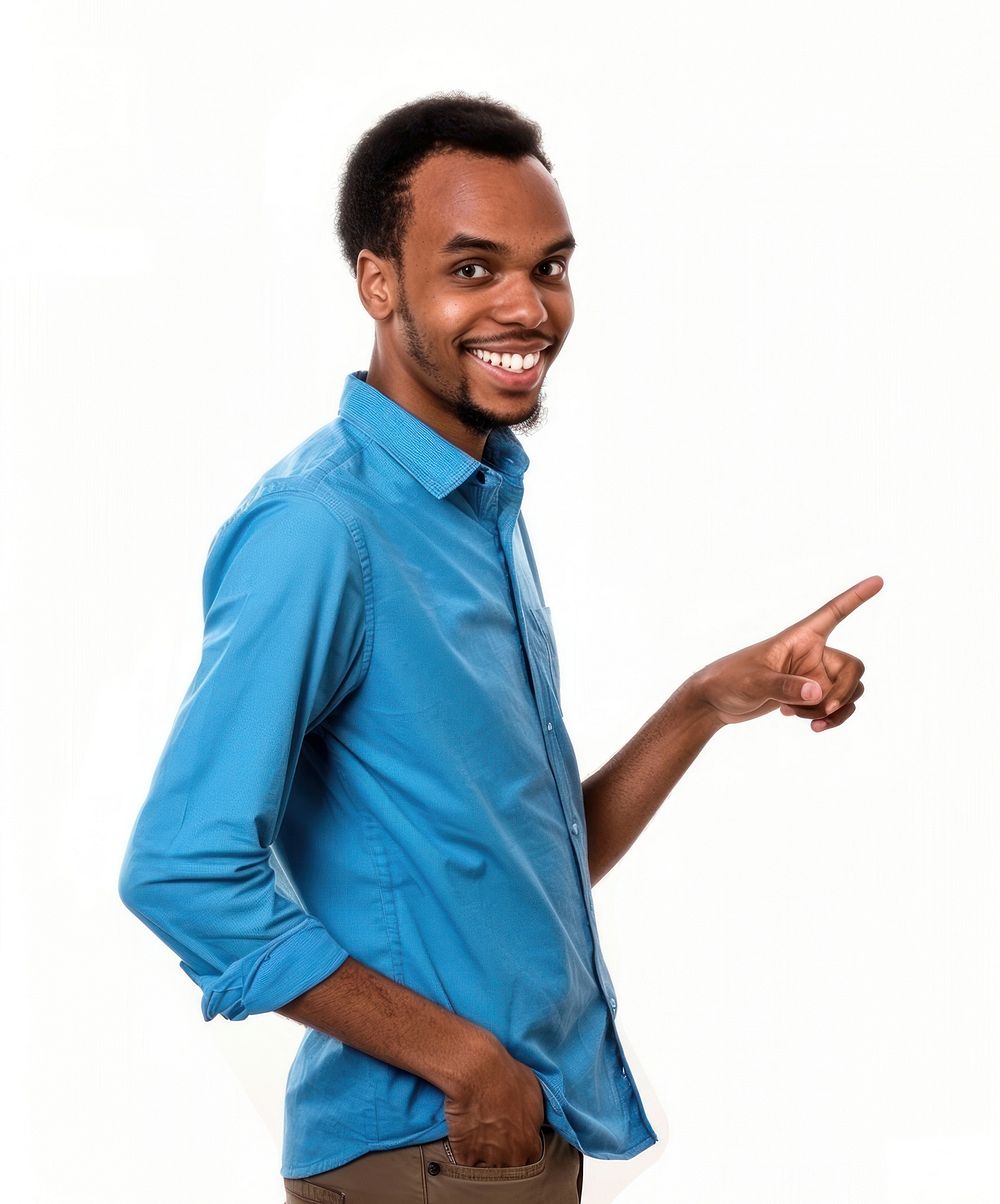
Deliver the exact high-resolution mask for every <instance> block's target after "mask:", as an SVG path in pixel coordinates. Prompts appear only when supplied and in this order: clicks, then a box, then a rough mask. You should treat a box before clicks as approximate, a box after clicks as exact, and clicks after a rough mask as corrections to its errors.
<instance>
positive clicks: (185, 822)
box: [119, 94, 882, 1204]
mask: <svg viewBox="0 0 1000 1204" xmlns="http://www.w3.org/2000/svg"><path fill="white" fill-rule="evenodd" d="M338 230H339V235H340V238H341V242H342V245H343V249H344V254H345V257H346V258H347V261H348V263H349V264H350V266H351V268H352V269H353V271H354V274H355V276H356V280H357V288H358V293H359V296H360V299H361V302H362V304H363V305H364V307H365V309H366V310H367V312H368V313H369V314H370V315H371V317H372V319H373V320H374V322H375V344H374V350H373V353H372V357H371V362H370V364H369V367H368V369H367V372H355V373H353V374H351V375H350V376H348V378H347V381H346V385H345V388H344V392H343V396H342V399H341V404H340V411H339V415H338V417H337V418H336V419H335V420H334V421H332V422H330V423H328V424H327V425H326V426H324V427H322V428H320V429H319V430H318V431H316V432H315V433H314V434H313V435H311V436H310V437H309V438H308V439H306V440H305V441H304V442H303V443H302V444H300V445H299V446H298V447H297V448H295V449H294V450H293V451H291V452H289V453H288V454H287V455H286V456H284V457H283V458H282V459H281V460H280V461H278V463H277V464H275V465H274V466H273V467H272V468H271V469H269V470H268V471H267V472H266V473H265V474H264V475H263V476H262V477H261V479H260V480H259V481H258V482H257V484H256V485H255V486H254V487H253V489H251V491H250V492H249V493H248V494H247V495H246V497H245V498H244V499H243V501H242V502H241V503H240V505H239V506H238V508H237V509H236V511H235V512H234V513H233V514H232V515H231V516H230V518H229V519H227V520H226V522H225V523H224V524H223V526H222V527H221V528H220V529H219V531H218V532H217V534H216V536H215V539H214V540H213V543H212V546H211V548H210V550H209V554H208V561H207V565H206V569H205V578H204V606H205V638H204V645H203V652H202V659H201V663H200V665H199V667H198V670H197V673H196V674H195V677H194V680H193V681H192V683H191V686H190V687H189V689H188V692H187V694H186V696H185V698H184V701H183V703H182V705H181V708H180V711H179V713H178V716H177V719H176V721H175V724H174V728H173V731H172V732H171V735H170V738H169V740H168V742H167V745H166V748H165V749H164V752H163V754H162V756H161V759H160V762H159V764H158V766H157V768H156V772H155V774H154V776H153V780H152V784H151V789H150V793H149V796H148V798H147V800H146V802H145V805H144V806H143V808H142V810H141V812H140V814H139V817H138V819H137V820H136V824H135V827H134V829H133V832H132V836H131V840H130V844H129V848H128V851H127V855H126V858H125V862H124V865H123V867H122V873H121V880H120V884H119V890H120V893H121V897H122V899H123V901H124V902H125V904H126V905H127V906H128V907H129V908H130V910H132V911H133V912H135V914H136V915H137V916H139V917H140V919H142V920H143V921H144V922H145V923H146V924H148V925H149V926H150V927H151V928H152V929H153V930H154V931H155V932H156V933H157V934H158V935H159V936H160V937H161V938H162V939H163V940H164V941H166V943H167V944H168V945H170V947H171V948H172V949H174V951H175V952H176V953H177V954H178V955H179V956H180V957H181V958H182V961H181V965H182V968H183V969H184V970H185V972H186V973H187V974H188V975H189V976H190V977H191V978H192V979H193V980H194V981H195V982H196V983H198V984H199V986H200V987H201V988H202V991H203V1003H202V1010H203V1014H204V1016H205V1019H206V1020H208V1019H211V1018H212V1017H213V1016H215V1015H217V1014H222V1015H223V1016H225V1017H227V1018H229V1019H232V1020H241V1019H244V1018H245V1017H246V1016H248V1015H251V1014H255V1013H259V1012H265V1011H278V1012H280V1013H281V1014H282V1015H285V1016H288V1017H290V1018H291V1019H293V1020H296V1021H298V1022H300V1023H302V1024H303V1025H305V1026H307V1028H308V1031H307V1032H306V1034H305V1036H304V1038H303V1041H302V1044H301V1046H300V1049H299V1051H298V1054H297V1056H296V1059H295V1062H294V1064H293V1066H292V1068H291V1072H290V1075H289V1079H288V1084H287V1097H286V1116H285V1137H284V1151H283V1162H282V1170H281V1173H282V1175H283V1177H284V1180H285V1187H286V1192H287V1198H288V1199H289V1200H315V1201H336V1200H345V1199H346V1200H350V1201H351V1202H352V1204H355V1202H356V1201H375V1200H387V1201H388V1200H391V1201H414V1202H417V1201H425V1200H426V1201H431V1202H433V1201H435V1200H440V1201H442V1202H444V1201H449V1200H458V1199H464V1198H466V1194H467V1195H468V1197H469V1198H474V1197H475V1195H476V1192H477V1190H479V1191H481V1190H482V1188H481V1187H480V1186H479V1185H481V1184H482V1183H484V1182H494V1183H498V1182H503V1183H504V1185H505V1186H504V1189H503V1190H504V1193H505V1198H506V1199H509V1200H511V1201H514V1200H518V1201H545V1202H547V1204H564V1202H568V1201H578V1200H580V1199H581V1198H582V1182H583V1154H585V1153H586V1154H590V1155H591V1156H593V1157H597V1158H630V1157H633V1156H634V1155H636V1154H638V1153H639V1152H640V1151H642V1150H644V1149H646V1148H648V1147H649V1146H650V1145H651V1144H652V1143H653V1142H655V1141H656V1140H657V1135H656V1134H655V1132H654V1131H653V1129H652V1126H651V1125H650V1123H649V1120H648V1118H647V1116H646V1113H645V1111H644V1109H643V1106H642V1102H641V1100H640V1099H639V1096H638V1094H637V1092H636V1089H635V1084H634V1082H633V1079H632V1076H631V1073H630V1071H629V1067H628V1064H627V1061H626V1059H625V1057H624V1054H623V1052H622V1048H621V1045H620V1043H619V1040H618V1036H617V1033H616V1029H615V1015H616V1011H617V1006H618V1004H617V999H616V998H615V990H614V985H613V983H612V980H611V976H610V974H609V972H608V969H607V966H606V965H605V963H604V959H603V957H602V955H601V949H600V944H599V940H598V934H597V930H596V926H595V919H594V907H593V898H592V894H591V887H592V885H593V884H595V883H596V882H597V881H598V880H599V879H600V878H601V877H602V876H603V875H604V874H606V873H607V872H608V870H609V869H610V868H611V867H612V866H613V865H614V864H615V863H616V862H617V861H618V860H619V858H621V857H622V855H623V854H624V853H625V852H626V850H627V849H628V848H629V846H630V845H631V844H632V843H633V841H634V840H635V839H636V837H637V836H638V834H639V833H640V832H641V831H642V829H643V828H644V827H645V826H646V824H647V823H648V822H649V820H650V819H651V818H652V816H653V814H654V813H655V811H656V809H657V807H658V806H659V805H660V803H661V802H662V801H663V799H664V798H665V797H666V796H667V795H668V794H669V792H670V790H671V789H672V788H673V786H674V785H675V783H676V782H677V781H678V779H679V778H680V777H681V775H682V774H683V773H684V771H685V770H686V769H687V767H688V766H689V765H690V764H691V762H692V761H693V760H694V759H695V757H696V756H697V755H698V753H699V752H700V751H701V749H702V748H703V747H704V745H705V743H706V742H707V741H708V739H709V738H710V737H711V736H712V735H713V734H714V733H715V732H717V731H718V730H719V729H720V728H722V727H724V726H725V725H727V724H730V723H739V722H742V721H744V720H746V719H751V718H756V717H758V716H760V715H764V714H767V713H768V712H770V711H772V710H775V709H777V708H778V707H779V706H781V709H782V711H783V712H784V713H785V714H789V715H791V714H794V715H798V716H801V717H804V718H809V719H811V720H813V726H814V729H815V730H822V725H825V726H829V727H836V726H838V725H839V724H840V723H842V722H844V721H845V720H846V719H847V718H848V717H849V716H850V715H851V714H852V713H853V711H854V709H855V705H856V701H857V699H858V698H859V697H860V695H861V693H862V691H863V686H862V684H861V675H862V672H863V670H864V666H863V665H862V663H861V661H860V660H858V658H856V657H854V656H850V655H848V654H846V653H843V652H838V651H836V650H835V649H833V648H830V647H828V646H827V644H826V639H827V637H828V636H829V635H830V633H831V632H832V630H833V627H834V625H835V624H836V623H837V622H838V621H839V620H840V619H841V618H843V617H844V616H845V615H846V614H847V613H849V612H850V611H851V610H853V609H854V608H855V607H856V606H858V605H860V603H861V602H862V601H864V600H865V599H867V598H869V597H871V596H872V595H873V594H874V593H876V592H877V591H878V589H880V588H881V586H882V581H881V578H878V577H870V578H867V579H866V580H864V581H862V582H860V583H859V584H858V585H856V586H854V587H853V588H852V589H850V590H848V591H846V592H845V593H844V594H841V595H840V596H839V597H837V598H835V599H833V600H832V601H831V602H829V603H827V604H826V605H825V606H824V607H821V608H820V609H819V610H818V611H816V612H815V613H814V614H812V615H810V616H809V617H808V618H806V619H804V620H802V621H801V622H800V623H798V624H796V625H794V626H792V627H790V628H787V629H786V630H785V631H783V632H781V633H780V634H779V635H777V636H774V637H772V638H770V639H767V640H763V641H761V642H760V643H759V644H755V645H753V646H752V647H750V648H746V649H743V650H741V651H740V652H737V653H734V654H732V655H731V656H728V657H723V658H721V659H720V660H718V661H715V662H713V663H712V664H710V665H707V666H705V667H704V668H702V669H701V670H699V671H698V672H697V673H695V674H694V675H693V676H692V677H690V678H689V679H688V680H687V681H685V682H684V683H683V684H682V685H681V686H680V687H679V688H678V689H677V690H676V691H675V692H674V693H673V694H672V695H671V696H670V698H669V699H668V700H667V701H666V702H665V703H664V705H663V706H662V707H661V708H660V710H658V711H657V712H656V714H655V715H653V716H652V718H651V719H650V720H649V721H648V722H647V723H646V724H645V725H644V726H643V728H642V729H641V730H640V731H639V732H638V733H637V734H636V736H635V737H634V738H633V739H632V740H631V741H629V743H628V744H627V745H626V746H625V747H624V748H623V749H622V750H621V751H620V752H619V753H618V754H617V755H616V756H615V757H613V758H612V759H611V760H610V761H609V762H608V764H607V765H605V766H604V767H603V768H602V769H600V770H598V771H597V772H596V773H595V774H593V775H592V776H591V777H590V778H588V780H587V781H586V782H584V783H581V781H580V776H579V771H578V768H577V763H576V759H575V756H574V752H573V748H572V744H571V742H570V738H569V735H568V733H567V731H566V728H565V725H564V724H563V721H562V712H561V709H560V697H559V671H558V660H557V655H556V645H555V639H554V634H553V628H552V623H551V617H550V613H549V608H548V607H547V605H546V604H545V599H544V595H543V592H542V588H541V583H540V580H539V575H538V570H537V566H536V563H535V558H534V555H533V552H532V548H531V543H530V540H529V538H528V532H527V528H526V526H525V522H524V518H523V515H522V514H521V511H520V503H521V498H522V493H523V476H524V472H525V469H526V468H527V465H528V457H527V456H526V454H525V452H524V449H523V447H522V445H521V442H520V440H519V439H518V437H517V435H516V434H515V429H516V430H518V431H521V432H522V433H523V432H525V431H528V430H530V429H531V428H532V427H533V426H535V425H536V424H537V423H538V421H539V420H540V417H541V415H542V414H543V404H542V403H543V393H542V384H543V382H544V380H545V377H546V374H547V373H548V371H549V369H550V367H551V365H552V363H553V361H554V360H555V358H556V357H557V355H559V353H560V352H561V350H562V347H563V343H564V342H565V340H566V337H567V335H568V333H569V330H570V327H571V325H572V321H573V297H572V290H571V287H570V282H569V263H570V259H571V256H572V253H573V247H574V238H573V233H572V229H571V226H570V222H569V217H568V215H567V211H566V207H565V205H564V203H563V199H562V197H561V195H560V192H559V189H558V187H557V185H556V182H555V180H554V179H553V177H552V175H551V164H550V162H549V160H548V159H547V158H546V156H545V153H544V151H543V149H542V146H541V142H540V135H539V130H538V127H537V126H536V125H535V124H534V123H532V122H530V121H527V120H526V119H524V118H523V117H522V116H521V115H520V114H518V113H516V112H515V111H514V110H512V109H510V108H508V107H507V106H504V105H501V104H498V103H495V102H493V101H490V100H487V99H485V98H471V97H467V96H462V95H460V94H451V95H447V96H434V97H428V98H425V99H423V100H420V101H417V102H415V103H413V104H411V105H407V106H404V107H403V108H401V109H398V110H395V111H394V112H392V113H390V114H388V115H387V116H386V117H384V118H383V119H382V120H381V121H380V122H379V123H378V124H377V125H376V126H375V127H374V128H373V129H371V130H369V131H368V133H366V134H365V136H364V137H363V138H362V139H361V141H360V142H359V143H358V145H357V146H356V147H355V148H354V150H353V152H352V154H351V157H350V159H349V161H348V164H347V167H346V169H345V172H344V176H343V180H342V184H341V195H340V206H339V224H338Z"/></svg>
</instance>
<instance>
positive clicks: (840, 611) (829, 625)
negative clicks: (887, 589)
mask: <svg viewBox="0 0 1000 1204" xmlns="http://www.w3.org/2000/svg"><path fill="white" fill-rule="evenodd" d="M884 584H885V582H884V581H883V580H882V578H881V577H866V578H865V579H864V581H859V582H858V583H857V585H852V586H851V588H850V589H845V590H844V592H843V593H842V594H838V595H837V596H836V598H831V599H830V601H829V602H824V604H823V605H822V606H821V607H820V608H819V610H814V611H813V612H812V614H811V615H806V617H805V618H804V619H802V620H801V622H799V623H797V624H796V626H797V627H808V628H810V629H811V630H812V631H815V632H816V633H817V634H818V635H822V636H824V637H825V636H828V635H829V634H830V633H831V632H832V631H833V629H834V627H836V626H837V624H838V623H839V622H840V621H841V619H846V618H847V616H848V615H849V614H850V613H851V611H852V610H857V609H858V607H859V606H860V605H861V603H862V602H867V601H868V599H869V598H873V597H874V596H875V595H876V594H877V593H878V591H879V590H880V589H881V588H882V586H883V585H884Z"/></svg>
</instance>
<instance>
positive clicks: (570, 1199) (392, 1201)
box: [285, 1124, 583, 1204]
mask: <svg viewBox="0 0 1000 1204" xmlns="http://www.w3.org/2000/svg"><path fill="white" fill-rule="evenodd" d="M541 1136H542V1156H541V1158H539V1159H538V1161H537V1162H532V1163H529V1165H527V1166H489V1167H487V1166H460V1165H459V1164H458V1163H456V1162H455V1161H454V1160H453V1155H452V1153H451V1149H450V1147H449V1145H448V1139H447V1138H439V1139H438V1140H437V1141H426V1142H423V1143H422V1144H420V1145H405V1146H400V1147H399V1148H398V1149H395V1150H373V1151H372V1152H371V1153H370V1154H362V1155H361V1157H360V1158H355V1159H353V1161H351V1162H347V1163H345V1164H344V1165H343V1166H338V1167H335V1168H334V1169H333V1170H332V1171H323V1172H322V1173H321V1174H319V1175H308V1176H307V1177H306V1178H305V1179H286V1180H285V1204H302V1201H307V1202H308V1204H461V1202H462V1201H474V1200H482V1199H483V1198H484V1196H483V1193H484V1192H485V1193H486V1196H487V1197H489V1199H491V1200H495V1201H496V1204H580V1201H581V1200H582V1199H583V1154H581V1153H580V1151H579V1150H578V1149H577V1148H576V1146H574V1145H570V1143H569V1142H568V1141H566V1140H565V1138H563V1137H562V1136H561V1135H560V1134H559V1133H557V1132H556V1131H555V1129H553V1128H552V1126H551V1125H548V1124H545V1125H542V1129H541ZM484 1184H492V1186H491V1188H490V1190H489V1191H486V1188H485V1187H484V1186H483V1185H484Z"/></svg>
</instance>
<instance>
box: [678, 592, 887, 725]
mask: <svg viewBox="0 0 1000 1204" xmlns="http://www.w3.org/2000/svg"><path fill="white" fill-rule="evenodd" d="M883 584H884V582H883V580H882V578H881V577H866V578H865V579H864V581H859V582H858V583H857V585H853V586H851V588H850V589H848V590H845V591H844V592H843V593H842V594H838V595H837V597H835V598H831V599H830V601H829V602H827V603H825V604H824V605H823V606H821V607H820V608H819V610H816V611H814V612H813V613H812V614H811V615H807V616H806V617H805V618H804V619H801V620H800V621H799V622H798V623H794V624H793V625H792V626H791V627H786V628H785V629H784V631H780V632H778V634H777V635H774V636H771V637H770V638H769V639H766V640H761V641H760V643H759V644H751V645H750V647H748V648H741V649H740V651H739V652H733V653H731V654H730V655H729V656H724V657H722V658H721V659H719V660H717V661H713V662H712V663H711V664H709V665H706V666H705V667H704V668H703V669H700V670H699V671H698V672H697V673H696V674H695V675H694V677H693V679H692V680H693V683H694V685H695V686H696V688H697V690H698V693H699V696H700V697H701V698H702V700H703V701H704V703H705V704H706V705H707V706H708V707H710V708H711V710H712V711H713V713H714V715H715V717H716V719H717V721H718V723H719V724H720V725H724V724H727V723H743V722H744V720H746V719H757V718H758V717H759V716H761V715H766V714H768V713H769V712H770V711H773V710H774V709H775V708H776V707H779V706H780V707H781V712H782V714H783V715H799V716H801V717H802V718H804V719H811V720H812V724H811V726H812V730H813V731H814V732H821V731H823V730H824V729H825V728H827V727H839V726H840V724H842V723H843V722H844V721H845V720H846V719H849V718H850V716H851V715H852V714H853V713H854V708H855V702H856V700H857V699H858V698H860V697H861V694H862V693H863V692H864V686H863V685H862V684H861V675H862V673H864V671H865V667H864V664H863V663H862V662H861V661H860V660H859V659H858V657H856V656H851V655H850V653H848V652H839V651H838V650H837V649H836V648H830V647H828V646H827V643H826V641H827V638H828V636H829V635H830V633H831V632H832V631H833V629H834V627H836V625H837V624H838V623H839V622H840V621H841V619H845V618H846V617H847V616H848V615H849V614H850V613H851V611H853V610H856V609H857V608H858V607H859V606H860V605H861V603H862V602H867V601H868V599H869V598H872V597H874V596H875V594H877V593H878V591H879V590H880V589H881V588H882V586H883Z"/></svg>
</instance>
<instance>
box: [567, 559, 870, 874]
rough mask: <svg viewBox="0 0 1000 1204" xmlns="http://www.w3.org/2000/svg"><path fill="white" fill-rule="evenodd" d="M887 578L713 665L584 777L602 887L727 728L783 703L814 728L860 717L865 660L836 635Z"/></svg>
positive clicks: (593, 863) (590, 841) (595, 869)
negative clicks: (838, 644)
mask: <svg viewBox="0 0 1000 1204" xmlns="http://www.w3.org/2000/svg"><path fill="white" fill-rule="evenodd" d="M883 584H884V582H883V580H882V578H881V577H879V576H872V577H865V578H864V579H863V580H862V581H859V582H858V583H857V585H853V586H851V588H850V589H847V590H844V592H843V593H841V594H838V595H837V596H836V597H835V598H831V599H830V601H829V602H826V603H825V604H824V605H823V606H821V607H820V608H819V609H818V610H816V611H814V612H813V613H812V614H810V615H807V616H806V617H805V618H804V619H802V620H800V621H799V622H798V623H795V624H793V625H792V626H791V627H786V628H785V629H784V630H783V631H780V632H779V633H778V634H777V635H776V636H771V637H770V638H768V639H765V640H761V641H759V642H758V643H756V644H751V645H750V646H749V647H747V648H741V649H740V650H739V651H738V652H733V653H730V655H729V656H723V657H720V658H719V659H718V660H716V661H712V662H711V664H708V665H705V666H704V667H703V668H701V669H699V670H698V672H697V673H694V674H692V676H691V677H689V678H688V679H687V681H685V682H684V683H683V684H682V685H680V686H679V687H678V688H677V689H676V690H675V691H674V693H673V694H671V696H670V697H669V698H668V699H667V701H666V702H665V703H664V704H663V706H662V707H660V709H659V710H658V711H657V712H656V714H655V715H653V716H652V718H651V719H649V720H647V721H646V723H645V724H644V725H643V726H642V727H641V728H640V729H639V731H638V732H637V733H636V735H634V736H633V737H632V739H631V740H630V741H629V742H628V744H626V745H625V747H624V748H623V749H621V751H620V752H617V753H616V754H615V755H614V756H613V757H612V758H611V760H610V761H609V762H608V763H607V764H606V765H605V766H604V767H603V768H601V769H599V770H598V771H597V773H595V774H593V775H592V776H591V777H589V778H588V779H587V781H586V782H584V783H583V801H584V812H585V815H586V820H587V848H588V852H589V862H590V880H591V884H592V885H593V884H595V883H596V882H597V881H598V880H599V879H600V878H602V877H603V876H604V875H605V874H606V873H607V872H608V870H609V869H611V867H612V866H613V865H614V864H615V863H616V862H617V861H618V860H619V858H621V857H622V856H623V854H624V853H625V852H626V851H627V850H628V849H629V848H630V847H631V845H632V843H633V842H634V841H635V839H636V837H637V836H638V835H639V833H640V832H641V831H642V830H643V828H645V826H646V825H647V824H648V823H649V821H650V820H651V819H652V818H653V815H654V814H655V812H656V809H657V808H658V807H659V805H660V803H662V802H663V800H664V799H665V798H666V796H667V795H668V794H669V793H670V791H671V790H672V789H673V788H674V786H675V785H676V784H677V782H678V781H680V778H681V776H682V775H683V773H684V771H685V770H686V769H687V767H688V766H689V765H690V764H691V762H692V761H693V760H694V759H695V757H697V756H698V754H699V753H700V752H701V750H702V749H703V748H704V747H705V745H706V744H707V743H708V741H709V739H710V738H711V737H712V736H713V735H714V734H715V733H716V732H717V731H718V730H719V728H720V727H725V726H726V725H727V724H730V723H745V722H746V721H747V720H749V719H758V718H760V717H761V716H763V715H767V714H769V713H770V712H771V711H773V710H775V709H777V708H778V707H779V706H781V709H782V712H783V713H784V714H786V715H799V716H801V717H802V718H804V719H810V720H812V723H816V724H818V726H817V727H815V728H813V730H814V731H826V730H827V729H829V728H833V727H839V726H840V725H841V724H842V723H844V722H845V721H846V720H847V719H849V718H850V716H851V715H852V714H853V713H854V710H855V700H856V699H857V698H859V697H860V696H861V693H862V692H863V690H864V686H863V685H862V684H861V675H862V673H863V672H864V665H863V663H862V662H861V661H860V660H859V659H858V657H856V656H851V655H850V654H849V653H846V652H841V651H839V650H838V649H836V648H831V647H829V646H828V644H827V642H826V641H827V638H828V637H829V635H830V634H831V633H832V632H833V629H834V627H835V626H836V625H837V624H838V623H839V622H840V621H841V620H842V619H844V618H845V617H846V616H847V615H849V614H851V612H852V611H854V610H856V609H857V608H858V607H859V606H860V605H861V604H862V603H863V602H866V601H867V600H868V599H869V598H872V597H874V596H875V594H877V593H878V591H879V590H880V589H881V588H882V586H883ZM810 726H812V725H811V724H810Z"/></svg>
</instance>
